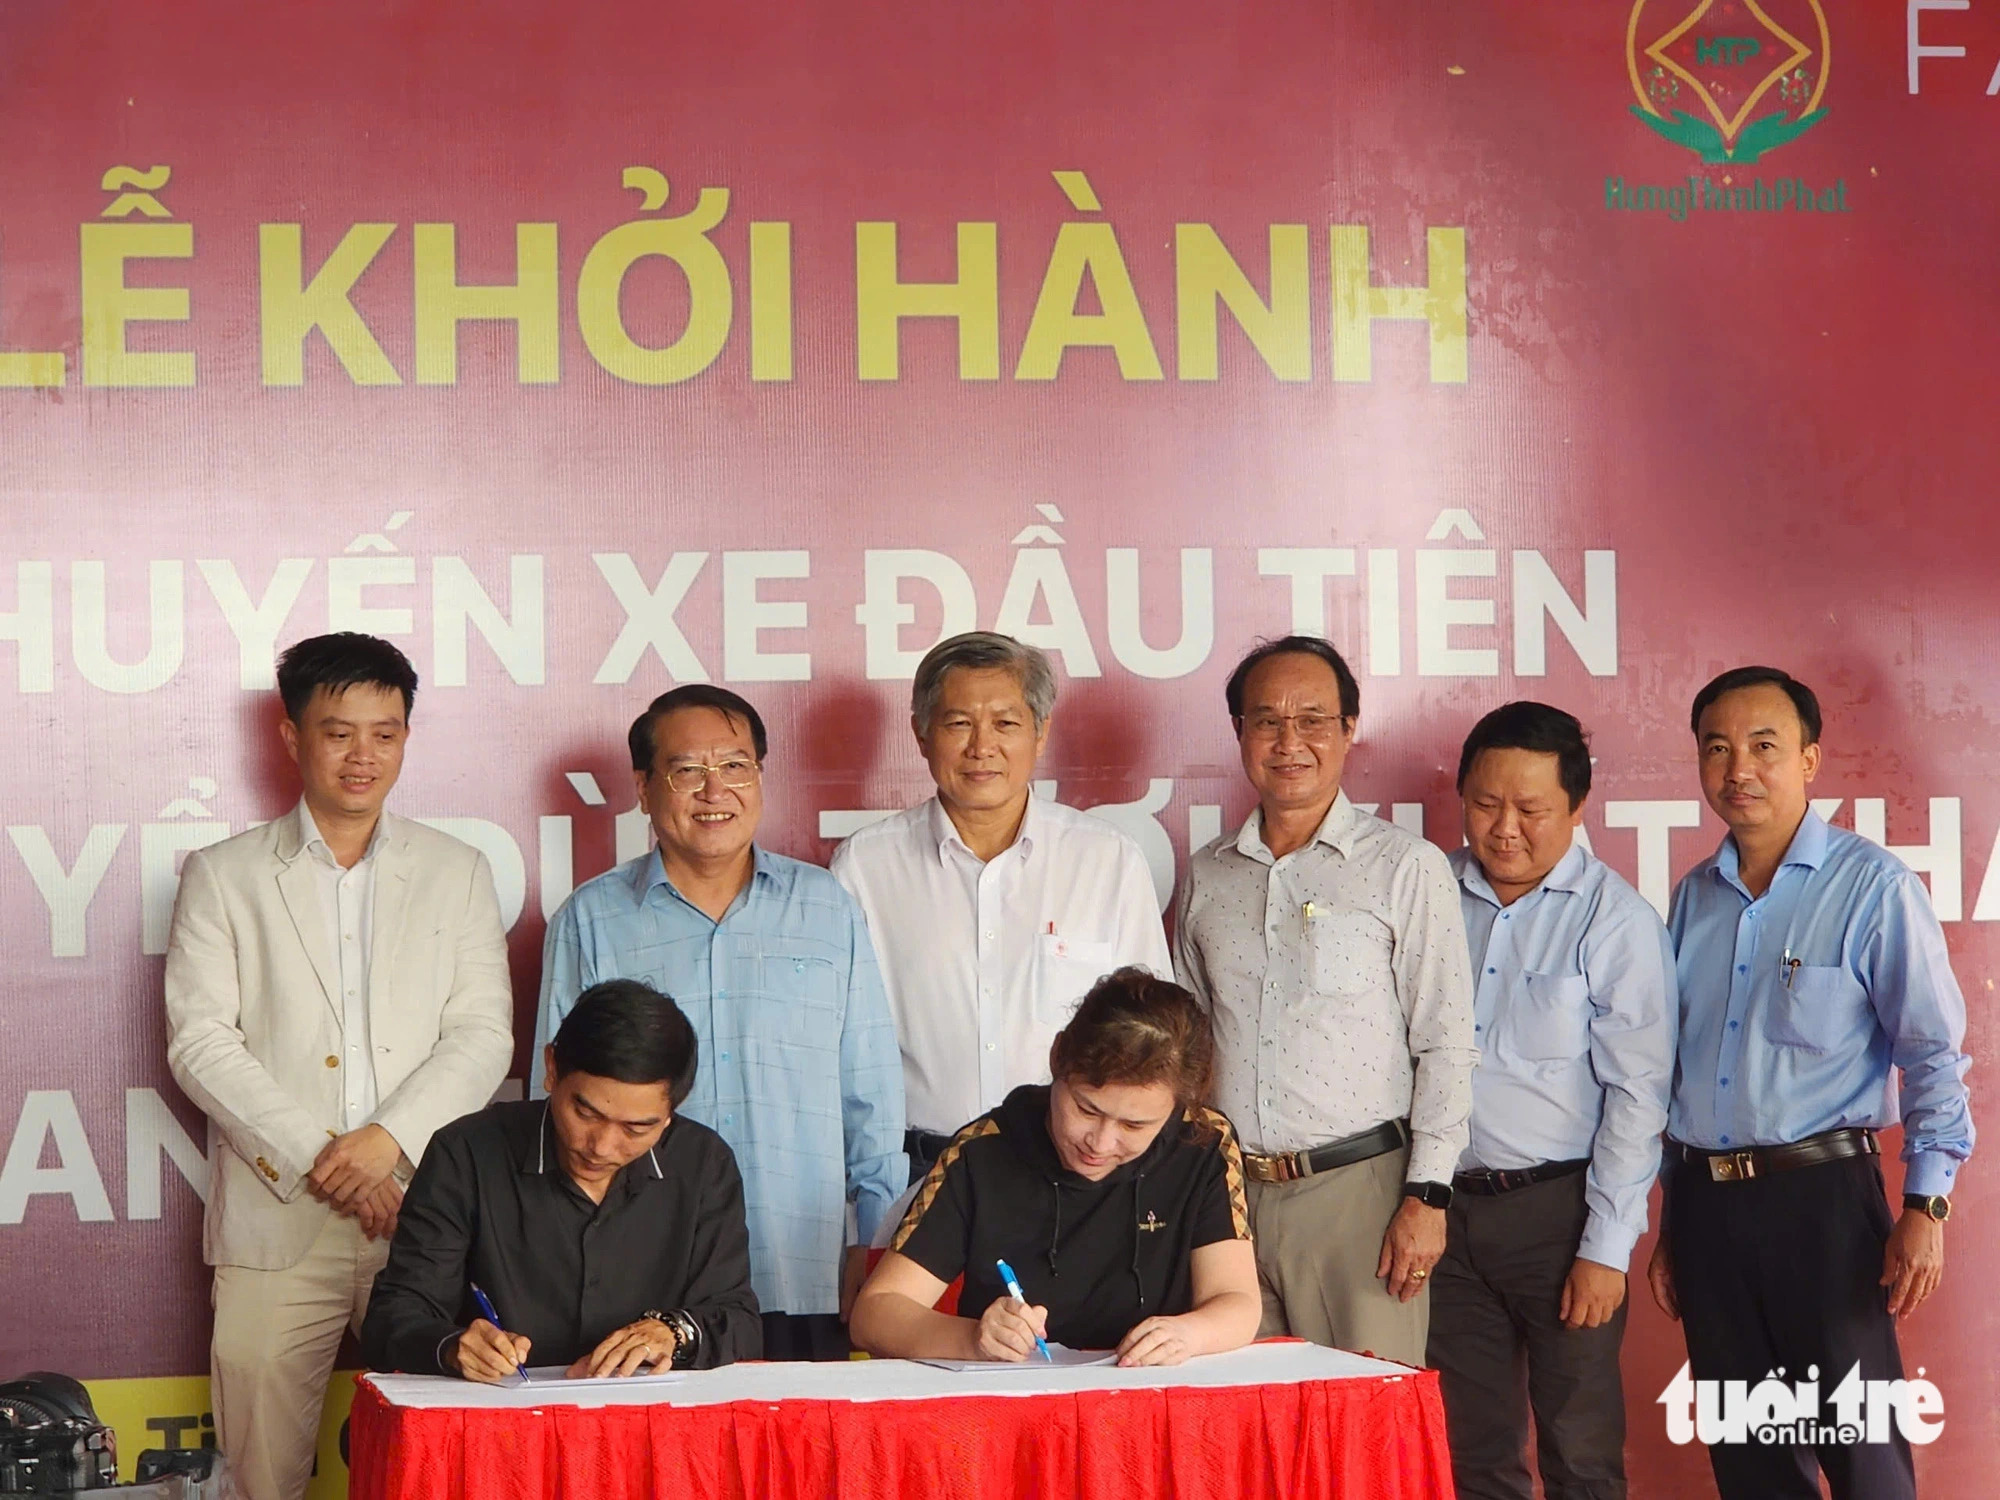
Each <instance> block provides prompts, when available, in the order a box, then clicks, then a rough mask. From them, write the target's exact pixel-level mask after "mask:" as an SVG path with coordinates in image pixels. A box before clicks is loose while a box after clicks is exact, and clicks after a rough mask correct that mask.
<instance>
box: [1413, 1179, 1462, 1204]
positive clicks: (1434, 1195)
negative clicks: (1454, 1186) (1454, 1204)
mask: <svg viewBox="0 0 2000 1500" xmlns="http://www.w3.org/2000/svg"><path fill="white" fill-rule="evenodd" d="M1403 1196H1404V1197H1405V1198H1414V1199H1416V1200H1417V1202H1419V1203H1421V1204H1423V1206H1424V1207H1425V1208H1450V1207H1451V1184H1450V1183H1448V1182H1406V1183H1404V1184H1403Z"/></svg>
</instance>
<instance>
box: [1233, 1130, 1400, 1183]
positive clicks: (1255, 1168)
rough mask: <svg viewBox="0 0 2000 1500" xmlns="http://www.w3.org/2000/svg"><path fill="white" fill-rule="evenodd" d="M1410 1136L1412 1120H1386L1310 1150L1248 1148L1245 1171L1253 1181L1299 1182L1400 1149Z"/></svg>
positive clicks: (1245, 1153) (1244, 1164)
mask: <svg viewBox="0 0 2000 1500" xmlns="http://www.w3.org/2000/svg"><path fill="white" fill-rule="evenodd" d="M1409 1139H1410V1122H1409V1121H1407V1120H1385V1121H1384V1122H1383V1123H1382V1124H1380V1125H1377V1126H1375V1127H1373V1128H1372V1129H1369V1130H1363V1131H1361V1132H1359V1133H1358V1134H1356V1135H1350V1136H1343V1137H1342V1138H1341V1139H1340V1140H1337V1141H1332V1142H1330V1143H1328V1144H1327V1145H1324V1146H1315V1147H1314V1148H1313V1149H1312V1150H1310V1151H1281V1152H1279V1153H1278V1154H1277V1155H1276V1156H1258V1155H1255V1154H1254V1153H1252V1152H1249V1151H1246V1152H1244V1153H1243V1175H1244V1176H1245V1177H1248V1178H1249V1179H1250V1180H1251V1181H1252V1182H1297V1181H1298V1180H1299V1179H1300V1178H1301V1177H1311V1176H1313V1175H1314V1174H1315V1173H1319V1172H1331V1171H1332V1170H1333V1169H1334V1168H1336V1167H1351V1166H1353V1165H1354V1164H1355V1163H1356V1162H1358V1161H1367V1160H1369V1159H1370V1158H1371V1157H1376V1156H1382V1155H1384V1154H1386V1153H1387V1152H1390V1151H1395V1150H1398V1149H1400V1148H1401V1147H1403V1146H1405V1145H1407V1144H1408V1143H1409Z"/></svg>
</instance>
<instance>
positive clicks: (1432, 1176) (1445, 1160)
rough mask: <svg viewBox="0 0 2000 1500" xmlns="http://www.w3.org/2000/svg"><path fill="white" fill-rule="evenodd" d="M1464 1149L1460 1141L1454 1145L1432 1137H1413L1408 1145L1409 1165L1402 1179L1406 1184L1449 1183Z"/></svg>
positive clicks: (1462, 1140)
mask: <svg viewBox="0 0 2000 1500" xmlns="http://www.w3.org/2000/svg"><path fill="white" fill-rule="evenodd" d="M1464 1149H1465V1141H1464V1139H1463V1138H1462V1137H1461V1139H1460V1140H1459V1141H1458V1142H1457V1143H1456V1144H1454V1143H1453V1142H1451V1141H1447V1140H1441V1139H1439V1138H1438V1137H1437V1136H1434V1135H1423V1134H1418V1135H1415V1136H1414V1137H1413V1138H1412V1140H1411V1144H1410V1165H1409V1169H1408V1170H1407V1171H1406V1172H1404V1174H1403V1177H1404V1180H1405V1181H1408V1182H1445V1183H1448V1182H1450V1181H1451V1174H1452V1170H1453V1168H1454V1166H1455V1165H1456V1163H1457V1161H1458V1158H1459V1155H1460V1153H1462V1152H1463V1151H1464Z"/></svg>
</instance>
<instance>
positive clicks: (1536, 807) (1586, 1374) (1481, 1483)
mask: <svg viewBox="0 0 2000 1500" xmlns="http://www.w3.org/2000/svg"><path fill="white" fill-rule="evenodd" d="M1590 771H1591V763H1590V747H1589V744H1588V742H1587V741H1586V740H1585V738H1584V733H1583V726H1582V725H1581V724H1579V723H1578V722H1577V721H1576V719H1575V718H1574V717H1572V716H1571V715H1569V714H1567V713H1564V712H1563V711H1562V710H1561V709H1559V708H1551V707H1550V706H1549V705H1547V704H1545V703H1525V702H1524V703H1509V704H1506V705H1504V706H1502V707H1500V708H1497V709H1495V710H1494V711H1493V712H1492V713H1490V714H1488V715H1486V717H1485V718H1483V719H1481V720H1480V721H1479V722H1478V724H1476V725H1475V726H1473V730H1472V733H1471V734H1470V735H1469V736H1467V738H1466V741H1465V746H1464V749H1463V751H1462V752H1461V754H1460V757H1459V766H1458V792H1459V797H1460V799H1461V801H1462V802H1463V803H1464V808H1465V837H1466V847H1465V848H1463V849H1461V850H1459V851H1458V852H1457V853H1455V854H1453V855H1452V856H1451V865H1452V872H1453V873H1454V874H1455V875H1456V876H1457V877H1458V883H1459V898H1460V906H1461V908H1462V910H1463V913H1464V916H1465V933H1466V939H1467V942H1468V944H1469V946H1470V948H1471V956H1472V974H1473V1023H1474V1027H1475V1031H1474V1035H1475V1036H1476V1038H1477V1040H1478V1043H1479V1047H1480V1059H1479V1066H1478V1068H1477V1070H1476V1071H1475V1072H1474V1073H1473V1075H1472V1135H1471V1140H1470V1142H1469V1144H1468V1145H1467V1146H1466V1149H1465V1151H1464V1154H1463V1155H1462V1156H1461V1157H1460V1158H1459V1163H1458V1170H1457V1172H1456V1173H1455V1174H1454V1175H1453V1177H1452V1190H1453V1191H1452V1199H1451V1208H1450V1211H1449V1218H1448V1219H1447V1222H1446V1231H1445V1252H1444V1258H1443V1259H1442V1260H1440V1261H1439V1262H1438V1266H1437V1271H1436V1274H1435V1276H1434V1277H1433V1279H1432V1282H1431V1329H1430V1344H1429V1359H1430V1363H1431V1364H1432V1365H1434V1366H1435V1367H1436V1368H1437V1369H1438V1371H1439V1372H1440V1376H1441V1384H1442V1387H1443V1393H1444V1402H1445V1415H1446V1417H1447V1418H1448V1424H1447V1425H1448V1426H1449V1429H1450V1435H1451V1456H1452V1471H1453V1475H1454V1477H1455V1479H1456V1480H1457V1486H1458V1493H1459V1494H1460V1495H1461V1496H1463V1497H1465V1500H1513V1497H1521V1500H1526V1497H1527V1496H1529V1495H1531V1494H1532V1493H1533V1482H1532V1480H1531V1479H1530V1478H1529V1474H1528V1466H1527V1460H1526V1447H1527V1437H1528V1415H1529V1411H1530V1410H1531V1409H1532V1411H1533V1413H1534V1420H1535V1447H1536V1454H1537V1459H1538V1462H1539V1467H1540V1469H1541V1476H1542V1487H1543V1492H1544V1493H1545V1494H1546V1495H1547V1496H1548V1497H1549V1500H1609V1497H1617V1496H1622V1495H1623V1494H1624V1493H1625V1451H1624V1450H1625V1398H1624V1390H1623V1386H1622V1385H1621V1383H1620V1380H1619V1371H1618V1352H1619V1346H1620V1344H1621V1343H1622V1342H1623V1340H1624V1336H1625V1311H1626V1305H1627V1304H1626V1300H1625V1269H1626V1263H1627V1262H1628V1261H1629V1260H1630V1259H1631V1256H1632V1247H1633V1245H1634V1244H1636V1243H1637V1242H1638V1239H1639V1237H1640V1236H1641V1235H1642V1234H1644V1233H1645V1230H1646V1195H1647V1193H1648V1191H1649V1190H1650V1189H1651V1187H1652V1184H1653V1177H1654V1174H1655V1172H1656V1171H1657V1170H1658V1167H1659V1160H1660V1129H1661V1127H1662V1126H1663V1125H1664V1124H1665V1123H1666V1117H1667V1090H1668V1087H1669V1085H1670V1083H1671V1081H1672V1076H1673V1063H1674V1022H1675V1003H1674V960H1673V952H1672V950H1671V948H1669V947H1668V944H1667V934H1666V929H1665V928H1664V927H1662V926H1661V925H1660V918H1659V915H1658V913H1656V912H1655V911H1654V910H1653V908H1652V907H1650V906H1648V905H1647V904H1646V901H1645V898H1643V897H1642V896H1640V895H1639V893H1638V892H1637V891H1635V890H1633V889H1632V887H1631V886H1629V885H1627V884H1626V883H1625V882H1624V881H1623V880H1621V879H1619V878H1618V876H1617V875H1615V874H1613V873H1612V872H1611V870H1610V869H1608V868H1607V867H1606V866H1605V865H1604V864H1603V863H1601V862H1600V861H1599V860H1598V859H1596V858H1595V857H1594V856H1593V855H1592V854H1591V853H1590V851H1589V850H1588V849H1586V848H1584V847H1583V845H1581V844H1579V843H1577V842H1576V832H1577V829H1578V828H1579V827H1580V826H1581V824H1582V822H1583V804H1584V799H1585V798H1586V797H1588V796H1589V794H1590ZM1524 1365H1525V1379H1524V1378H1523V1368H1524Z"/></svg>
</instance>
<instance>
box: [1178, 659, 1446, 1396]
mask: <svg viewBox="0 0 2000 1500" xmlns="http://www.w3.org/2000/svg"><path fill="white" fill-rule="evenodd" d="M1226 694H1227V698H1228V703H1229V717H1230V719H1231V721H1232V722H1233V723H1234V725H1235V728H1236V737H1237V749H1238V752H1239V754H1240V756H1241V758H1242V763H1243V773H1244V775H1245V776H1246V777H1247V778H1248V779H1249V781H1250V784H1251V786H1252V787H1254V788H1255V789H1256V791H1257V800H1258V806H1257V809H1256V810H1255V811H1254V812H1252V813H1251V814H1250V817H1249V819H1248V820H1247V821H1246V822H1245V823H1244V824H1243V826H1242V828H1241V829H1239V830H1238V831H1237V832H1235V833H1225V834H1224V835H1222V836H1221V837H1220V838H1218V839H1216V840H1215V841H1214V842H1213V843H1211V844H1209V845H1208V846H1207V847H1206V848H1204V849H1202V850H1201V851H1200V852H1199V853H1197V854H1196V855H1195V856H1194V857H1193V859H1192V860H1191V861H1190V862H1189V865H1188V876H1187V882H1186V884H1185V886H1184V887H1183V889H1182V891H1181V897H1180V908H1179V920H1178V921H1177V923H1176V924H1175V935H1174V945H1175V954H1174V967H1175V970H1176V972H1177V973H1178V975H1179V977H1180V981H1181V983H1182V984H1184V985H1186V986H1187V987H1188V988H1189V989H1191V990H1193V991H1194V992H1195V994H1196V995H1198V996H1200V997H1201V998H1202V999H1203V1000H1204V1001H1206V1002H1207V1003H1208V1005H1209V1008H1210V1011H1211V1013H1212V1014H1213V1016H1214V1018H1215V1060H1216V1085H1215V1102H1216V1103H1217V1104H1218V1105H1219V1106H1220V1107H1221V1108H1222V1109H1223V1111H1224V1112H1225V1113H1227V1114H1228V1116H1229V1117H1230V1119H1231V1120H1232V1121H1234V1122H1235V1125H1236V1131H1237V1134H1238V1136H1239V1137H1240V1138H1241V1140H1242V1142H1243V1164H1244V1175H1245V1176H1246V1177H1248V1178H1249V1201H1250V1217H1251V1229H1252V1232H1253V1234H1254V1236H1255V1239H1256V1243H1257V1273H1258V1279H1259V1281H1260V1283H1261V1285H1262V1290H1263V1297H1264V1320H1263V1323H1262V1325H1261V1327H1260V1328H1259V1330H1258V1333H1259V1337H1270V1336H1272V1335H1274V1334H1286V1333H1290V1334H1294V1335H1297V1336H1298V1337H1301V1338H1307V1339H1311V1340H1312V1341H1313V1342H1314V1343H1319V1344H1330V1345H1333V1346H1335V1347H1337V1348H1343V1349H1371V1350H1373V1351H1374V1352H1375V1353H1377V1354H1379V1355H1382V1356H1384V1357H1386V1358H1389V1359H1398V1360H1402V1361H1403V1362H1404V1363H1406V1364H1412V1365H1421V1364H1422V1363H1423V1362H1424V1344H1425V1339H1426V1337H1427V1334H1428V1332H1429V1326H1430V1298H1429V1295H1428V1286H1429V1279H1428V1278H1429V1276H1430V1273H1431V1268H1432V1267H1433V1266H1435V1265H1436V1264H1437V1261H1438V1258H1439V1257H1440V1256H1441V1255H1442V1254H1443V1253H1444V1239H1445V1209H1446V1207H1447V1206H1448V1205H1449V1204H1450V1202H1451V1176H1452V1168H1453V1166H1454V1164H1455V1163H1456V1162H1457V1161H1458V1158H1459V1155H1460V1153H1461V1152H1462V1151H1464V1149H1465V1144H1466V1139H1467V1120H1468V1118H1469V1116H1470V1113H1471V1108H1472V1070H1473V1066H1474V1064H1476V1063H1477V1062H1478V1060H1479V1053H1478V1051H1477V1050H1476V1049H1475V1046H1474V1042H1473V1030H1472V1026H1473V1022H1472V976H1471V972H1470V969H1469V962H1468V958H1467V950H1466V945H1465V922H1464V917H1463V916H1462V915H1461V913H1460V910H1459V900H1458V883H1457V881H1456V880H1454V879H1453V877H1452V873H1451V866H1450V865H1449V864H1448V863H1447V862H1446V860H1445V857H1444V854H1443V853H1442V852H1441V851H1440V850H1439V849H1438V848H1437V847H1436V846H1435V845H1432V844H1428V843H1426V842H1425V841H1424V840H1423V839H1422V838H1421V837H1419V836H1418V835H1416V834H1413V833H1408V832H1405V831H1404V830H1403V829H1401V828H1398V827H1397V826H1395V825H1394V824H1393V823H1386V822H1384V821H1383V820H1381V819H1380V818H1376V817H1373V816H1371V815H1369V814H1368V813H1364V812H1362V811H1361V810H1360V809H1359V808H1358V807H1355V806H1354V805H1353V804H1352V803H1350V802H1349V801H1348V800H1347V794H1346V793H1345V792H1344V791H1342V790H1341V785H1340V781H1341V774H1342V772H1343V770H1344V769H1345V767H1346V763H1347V752H1348V750H1349V749H1350V747H1352V745H1353V743H1354V727H1355V723H1356V720H1357V718H1358V717H1359V715H1360V711H1361V691H1360V688H1359V686H1358V685H1357V684H1356V683H1355V680H1354V674H1353V672H1352V671H1350V670H1349V669H1348V665H1347V663H1346V661H1345V660H1343V659H1342V657H1341V655H1340V653H1339V652H1338V651H1336V650H1335V649H1334V648H1333V646H1332V644H1331V643H1329V642H1327V641H1323V640H1320V639H1319V638H1318V637H1316V636H1298V635H1293V636H1286V637H1284V638H1283V639H1281V640H1276V641H1269V642H1266V643H1264V644H1262V645H1260V646H1258V647H1257V648H1256V649H1255V650H1254V651H1252V652H1250V653H1249V655H1247V656H1245V657H1244V658H1243V660H1242V661H1241V662H1239V663H1238V664H1237V667H1236V670H1235V671H1234V672H1232V673H1231V674H1230V677H1229V685H1228V687H1227V689H1226Z"/></svg>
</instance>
